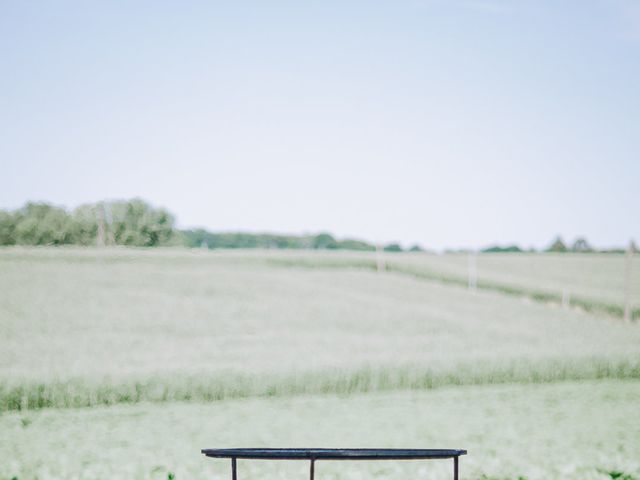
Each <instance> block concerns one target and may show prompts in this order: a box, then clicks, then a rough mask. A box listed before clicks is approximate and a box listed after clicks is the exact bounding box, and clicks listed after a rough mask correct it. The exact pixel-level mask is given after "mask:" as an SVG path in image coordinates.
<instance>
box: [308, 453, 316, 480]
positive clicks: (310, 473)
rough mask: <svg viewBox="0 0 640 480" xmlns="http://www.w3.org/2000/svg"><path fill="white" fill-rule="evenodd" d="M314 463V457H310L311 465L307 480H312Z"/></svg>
mask: <svg viewBox="0 0 640 480" xmlns="http://www.w3.org/2000/svg"><path fill="white" fill-rule="evenodd" d="M314 463H315V459H313V458H312V459H311V465H310V466H309V480H313V473H314V472H313V465H314Z"/></svg>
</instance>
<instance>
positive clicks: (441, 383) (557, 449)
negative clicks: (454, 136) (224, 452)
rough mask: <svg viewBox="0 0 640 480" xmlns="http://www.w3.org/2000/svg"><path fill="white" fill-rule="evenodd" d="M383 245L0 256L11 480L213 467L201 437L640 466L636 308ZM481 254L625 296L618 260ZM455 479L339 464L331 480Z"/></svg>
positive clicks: (0, 411)
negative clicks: (470, 279) (581, 303)
mask: <svg viewBox="0 0 640 480" xmlns="http://www.w3.org/2000/svg"><path fill="white" fill-rule="evenodd" d="M385 260H386V263H387V266H388V271H386V272H383V273H377V272H376V271H375V268H374V267H375V255H374V254H364V253H358V254H356V253H342V252H341V253H337V252H335V253H334V252H280V251H279V252H273V251H266V252H265V251H220V252H218V251H215V252H210V251H200V250H181V249H176V250H172V249H166V250H162V249H157V250H144V249H141V250H133V249H106V250H94V249H84V250H83V249H19V248H9V249H2V250H0V479H3V480H4V479H5V478H6V479H10V478H12V477H16V478H18V479H19V480H23V479H35V478H38V479H44V478H65V479H67V478H87V479H89V478H168V476H169V473H170V472H171V473H172V474H175V475H176V478H216V476H217V477H221V476H226V475H227V473H228V472H227V470H228V468H227V467H228V466H227V465H226V464H224V465H223V464H221V463H220V462H216V461H212V460H208V461H207V460H204V459H202V458H200V456H199V454H198V452H199V449H200V448H203V447H215V446H226V445H230V446H233V445H239V446H242V445H247V446H304V445H307V446H332V445H335V446H340V445H341V446H388V447H396V446H397V447H400V446H421V447H426V448H428V447H432V448H440V447H442V448H449V447H451V448H468V449H469V450H470V455H469V456H468V457H467V458H464V459H463V461H462V465H463V467H464V470H463V472H464V473H463V477H462V478H481V477H482V476H483V475H485V476H487V477H489V478H492V479H493V478H495V479H514V480H515V479H517V478H518V477H519V476H522V477H526V478H530V479H534V478H614V477H615V474H616V472H620V473H621V475H628V478H627V480H629V479H631V478H640V466H639V464H638V455H634V454H633V452H637V451H640V424H638V419H639V418H640V406H639V405H640V383H639V380H640V323H638V322H637V321H635V322H631V323H625V322H623V321H622V320H621V319H620V318H618V316H616V315H613V314H609V313H607V311H600V310H598V311H588V310H587V309H584V308H562V307H561V306H560V305H559V304H557V303H555V302H553V301H539V300H540V299H538V300H536V299H535V298H530V297H529V296H527V295H515V294H513V292H505V291H503V290H500V289H496V288H480V289H479V290H478V291H477V292H475V293H473V292H470V291H468V290H467V289H466V288H465V286H464V283H465V282H463V281H460V282H455V281H451V278H453V277H456V276H459V277H460V278H463V277H464V275H465V273H464V272H465V268H466V262H467V258H466V256H462V255H443V256H436V255H429V254H388V255H387V256H386V257H385ZM634 261H636V264H634V271H635V272H638V273H640V265H638V264H637V259H636V260H634ZM477 262H478V275H479V276H478V279H479V282H480V281H481V280H482V279H483V273H482V272H483V271H486V272H487V275H489V273H488V272H492V273H491V274H490V275H492V276H491V277H490V281H492V282H500V284H501V285H502V284H503V283H504V284H505V285H509V284H511V283H510V282H512V284H513V285H515V286H516V287H517V288H521V289H531V290H535V289H542V288H552V289H555V288H556V286H557V285H561V284H565V283H567V284H570V285H572V287H571V288H573V289H574V290H572V291H575V292H576V294H577V293H578V292H579V293H580V295H582V296H583V297H584V298H585V299H592V300H593V301H594V302H611V303H612V304H618V303H619V302H620V298H619V297H618V296H617V293H616V292H617V291H618V286H619V285H621V284H622V283H621V282H622V279H620V278H618V277H619V276H620V275H623V274H624V257H622V256H616V255H611V256H593V257H592V256H588V255H569V256H567V258H565V257H560V256H552V255H540V256H539V258H538V257H536V256H535V255H529V254H523V255H520V254H515V255H514V254H510V255H497V256H494V255H480V256H479V257H478V260H477ZM509 262H512V263H511V265H512V267H511V268H510V267H509ZM554 262H555V263H554ZM572 262H573V263H572ZM523 265H534V266H531V267H530V268H531V272H534V273H535V274H533V273H532V274H531V275H527V274H525V273H521V272H524V271H526V269H525V268H524V267H523ZM570 265H574V266H573V267H570ZM636 266H637V267H638V268H636ZM592 269H593V272H594V273H593V275H591V274H590V273H589V272H591V271H592ZM416 272H418V273H417V274H416ZM425 272H426V273H425ZM514 272H515V273H514ZM620 272H622V273H620ZM638 276H640V275H636V277H638ZM636 277H634V282H636V283H634V284H633V285H634V289H635V290H634V293H633V295H634V297H633V298H634V301H637V299H638V288H637V286H636V285H637V279H636ZM456 278H457V277H456ZM487 278H488V279H489V277H487ZM622 278H623V277H622ZM487 281H489V280H487ZM617 302H618V303H617ZM636 306H637V304H636ZM242 468H243V469H245V468H246V470H242V471H243V472H245V473H244V475H245V478H247V479H249V478H258V477H260V478H262V477H264V475H266V474H269V475H272V474H273V475H274V476H276V477H283V478H284V476H286V477H287V478H294V476H295V475H298V473H300V472H303V470H304V471H306V470H305V468H304V467H302V466H300V465H297V466H296V465H294V466H283V465H280V464H279V466H273V465H271V464H269V463H268V462H267V463H264V464H262V463H260V462H258V464H257V465H250V464H247V465H246V467H245V466H243V467H242ZM441 468H442V470H441ZM287 469H293V470H287ZM300 469H302V470H300ZM296 472H298V473H296ZM447 473H449V470H448V469H447V467H446V466H443V467H438V466H437V465H436V463H433V464H429V465H427V466H425V465H419V464H417V463H412V462H410V463H409V464H408V465H395V464H393V465H392V464H389V465H387V464H373V465H362V466H361V465H360V464H356V465H353V466H352V465H349V467H348V468H346V469H344V470H342V469H339V468H338V466H335V465H331V464H329V463H327V464H326V466H325V465H324V464H320V467H319V470H318V475H319V477H318V478H323V475H324V476H325V477H324V478H326V479H327V480H329V479H330V478H331V479H339V478H350V479H354V480H358V479H360V478H365V477H367V478H369V477H370V476H375V477H376V478H400V477H406V476H407V475H413V476H416V477H420V478H427V477H428V478H444V476H446V474H447ZM301 474H302V475H306V474H305V473H304V472H303V473H301ZM431 474H433V476H431ZM241 478H242V477H241ZM619 478H621V479H622V478H623V477H619Z"/></svg>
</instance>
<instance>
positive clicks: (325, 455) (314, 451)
mask: <svg viewBox="0 0 640 480" xmlns="http://www.w3.org/2000/svg"><path fill="white" fill-rule="evenodd" d="M202 453H204V454H205V455H206V456H207V457H213V458H250V459H273V460H276V459H281V460H296V459H300V460H304V459H306V460H311V459H313V460H411V459H422V458H454V457H459V456H460V455H465V454H466V453H467V451H466V450H444V449H435V450H434V449H427V450H424V449H397V448H221V449H217V448H212V449H204V450H202Z"/></svg>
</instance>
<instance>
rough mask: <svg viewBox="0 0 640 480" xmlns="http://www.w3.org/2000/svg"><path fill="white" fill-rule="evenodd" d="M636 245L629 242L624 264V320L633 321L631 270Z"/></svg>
mask: <svg viewBox="0 0 640 480" xmlns="http://www.w3.org/2000/svg"><path fill="white" fill-rule="evenodd" d="M634 250H635V245H634V243H633V240H632V241H630V242H629V248H628V249H627V254H626V261H625V266H624V320H625V321H626V322H630V321H631V270H632V269H633V253H634Z"/></svg>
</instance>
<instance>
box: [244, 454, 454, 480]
mask: <svg viewBox="0 0 640 480" xmlns="http://www.w3.org/2000/svg"><path fill="white" fill-rule="evenodd" d="M234 480H235V479H234ZM453 480H458V457H453Z"/></svg>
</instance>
